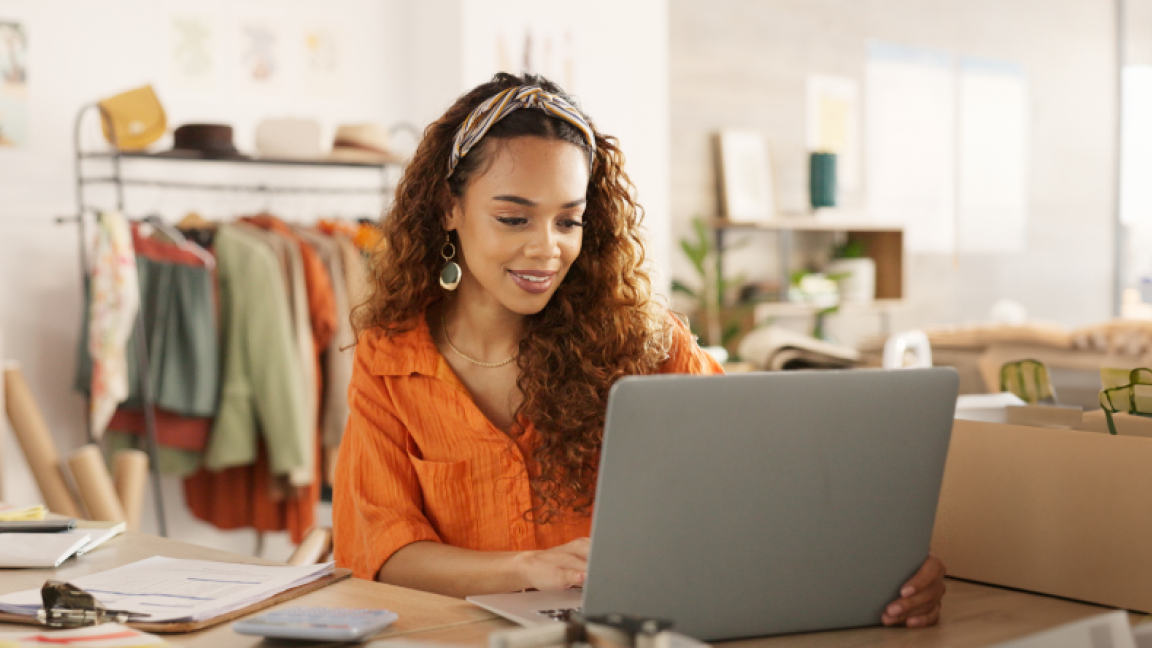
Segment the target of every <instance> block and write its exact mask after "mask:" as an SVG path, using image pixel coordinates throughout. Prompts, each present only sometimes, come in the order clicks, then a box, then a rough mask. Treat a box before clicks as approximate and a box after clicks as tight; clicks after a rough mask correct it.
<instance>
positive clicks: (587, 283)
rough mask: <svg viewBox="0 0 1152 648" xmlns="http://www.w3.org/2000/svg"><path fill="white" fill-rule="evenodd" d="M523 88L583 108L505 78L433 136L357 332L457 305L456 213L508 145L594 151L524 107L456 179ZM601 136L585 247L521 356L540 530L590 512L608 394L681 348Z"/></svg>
mask: <svg viewBox="0 0 1152 648" xmlns="http://www.w3.org/2000/svg"><path fill="white" fill-rule="evenodd" d="M522 85H530V86H539V87H541V88H542V89H544V90H545V91H547V92H551V93H553V94H556V95H559V96H561V97H564V99H565V100H567V101H568V102H569V103H571V104H572V105H573V106H576V105H577V104H576V102H575V101H573V100H572V99H571V98H569V97H568V96H567V95H566V94H564V92H563V91H562V90H561V89H560V88H559V87H558V86H556V85H555V84H554V83H552V82H550V81H548V80H547V79H544V78H543V77H539V76H534V75H526V76H524V77H518V76H514V75H511V74H504V73H501V74H497V75H496V76H495V77H494V78H493V79H492V81H490V82H488V83H485V84H483V85H481V86H479V87H477V88H475V89H473V90H471V91H470V92H468V93H466V94H464V95H463V96H462V97H460V98H459V99H458V100H457V101H456V102H455V103H454V104H453V105H452V106H451V107H450V108H449V109H448V111H447V112H446V113H445V114H444V116H442V117H441V118H440V119H439V120H437V121H436V122H434V123H433V124H431V125H430V126H428V128H427V129H426V130H425V131H424V137H423V139H422V141H421V143H420V146H419V147H418V148H417V150H416V153H415V155H414V156H413V158H412V160H411V162H410V163H409V164H408V167H407V169H406V170H405V172H404V177H403V178H402V179H401V180H400V182H399V184H398V186H397V188H396V196H395V201H394V202H393V204H392V207H391V209H390V210H389V211H388V213H387V215H386V217H385V218H384V220H383V223H382V228H383V237H382V244H381V245H380V246H379V247H378V248H377V250H376V251H375V252H374V253H373V256H372V262H371V282H370V283H371V291H370V294H369V296H368V298H367V300H366V301H365V303H363V304H361V305H360V306H359V307H357V309H356V311H355V316H354V319H355V324H356V328H357V331H364V330H367V329H370V328H379V329H382V330H383V332H384V334H385V335H387V336H389V337H391V336H394V335H397V334H399V333H402V332H404V331H408V330H411V329H412V328H414V327H415V326H416V325H417V323H418V322H419V319H418V318H420V317H423V316H424V313H425V312H426V311H427V310H428V309H429V307H432V306H435V305H436V304H437V303H438V302H440V301H442V300H444V299H445V298H446V297H445V292H444V291H443V290H442V289H441V288H440V286H439V283H438V276H439V269H440V266H441V265H442V264H443V260H442V258H441V256H440V250H441V248H442V246H443V244H444V241H445V236H446V230H445V227H444V222H445V218H446V215H447V214H448V213H449V211H450V209H451V206H452V201H453V199H454V198H459V197H461V196H463V193H464V190H465V189H466V187H467V185H468V181H469V179H470V178H472V177H474V176H475V175H476V174H477V173H483V172H484V170H485V169H486V168H487V165H488V163H489V162H490V161H491V157H492V150H493V147H494V146H496V145H497V144H498V143H499V142H500V140H505V141H506V140H509V139H512V138H515V137H542V138H545V139H554V140H561V141H565V142H570V143H572V144H575V145H576V146H579V147H581V148H582V149H583V150H584V151H585V153H588V152H589V146H588V143H587V142H586V141H585V138H584V136H583V135H582V134H581V133H580V131H578V130H577V129H576V128H574V127H573V126H572V125H570V124H568V123H567V122H565V121H563V120H561V119H558V118H555V117H552V116H550V115H548V114H547V113H545V112H544V111H542V110H533V109H522V110H518V111H516V112H514V113H511V114H510V115H508V116H507V117H505V118H504V119H502V120H501V121H500V122H498V123H497V124H495V125H494V126H493V127H492V129H491V130H490V131H489V132H488V134H487V135H486V136H485V138H484V140H482V142H481V143H480V145H479V146H477V147H476V148H475V149H474V150H472V151H471V152H470V153H469V154H468V155H467V156H465V157H464V158H463V159H462V160H461V161H460V163H459V166H457V168H456V170H455V172H454V173H453V175H452V177H451V179H448V178H446V177H445V176H446V175H447V171H448V159H449V154H450V151H451V148H452V144H453V138H454V136H455V134H456V130H457V129H458V128H459V126H460V125H461V124H462V123H463V121H464V120H465V119H466V118H467V117H468V115H469V114H470V113H471V112H472V110H473V109H474V108H476V107H477V106H478V105H479V104H481V103H483V102H484V101H485V100H486V99H488V98H490V97H492V96H493V95H495V94H496V93H498V92H500V91H502V90H505V89H507V88H511V87H517V86H522ZM577 109H579V108H577ZM588 121H589V123H591V120H588ZM593 131H594V132H595V133H596V151H595V156H594V159H593V161H592V171H591V175H590V177H589V181H588V192H587V196H586V199H587V205H586V208H585V212H584V229H583V237H584V238H583V246H582V249H581V251H580V254H579V255H578V256H577V258H576V260H575V262H574V263H573V265H572V268H571V269H570V270H569V272H568V275H567V276H566V277H565V279H564V282H563V283H562V284H561V285H560V286H559V288H558V289H557V290H556V292H555V294H554V295H553V297H552V299H551V300H549V302H548V304H547V306H545V307H544V309H543V310H542V311H540V312H539V313H536V314H534V315H529V316H528V317H526V320H525V330H526V334H525V336H524V339H523V340H522V341H521V342H520V346H519V355H518V356H517V364H518V367H519V377H518V379H517V383H516V384H517V387H518V388H519V389H520V392H521V394H522V395H523V400H522V401H521V403H520V406H519V409H518V410H517V412H516V414H517V417H516V418H517V420H519V417H520V416H523V417H524V419H525V420H527V421H530V422H531V423H532V424H533V425H535V427H536V429H537V431H538V433H539V439H540V440H539V444H538V446H537V447H536V449H535V450H534V451H533V454H532V460H533V461H534V462H535V463H536V466H535V467H536V468H538V470H534V471H532V472H534V473H536V474H535V475H534V476H533V477H532V489H533V491H534V493H535V494H536V495H537V497H538V498H539V500H540V504H539V505H538V506H537V507H536V508H534V509H533V510H532V511H526V512H525V513H526V515H528V516H529V517H531V518H533V519H535V520H537V521H539V522H541V523H545V522H548V521H549V520H550V519H552V518H553V517H554V516H556V515H558V514H562V513H564V512H566V511H573V512H575V513H577V514H585V515H586V514H587V513H588V512H589V511H590V508H591V503H592V500H593V496H594V489H595V480H596V471H597V466H598V461H599V453H600V445H601V441H602V440H603V433H604V418H605V414H606V408H607V402H608V391H609V389H610V388H611V387H612V385H613V384H614V383H615V382H616V380H618V379H619V378H621V377H622V376H627V375H633V374H650V373H654V372H655V371H656V370H657V369H658V368H659V366H660V364H661V363H662V362H663V361H664V360H665V358H666V357H667V355H668V347H669V344H670V329H669V322H668V319H667V316H666V312H667V311H666V310H665V309H664V308H662V307H660V306H658V304H657V303H656V302H655V301H654V300H653V296H652V286H651V280H650V278H649V276H648V273H647V272H646V270H645V269H644V261H645V253H644V243H643V239H642V237H641V225H640V222H641V219H642V217H643V211H642V209H641V208H640V206H639V205H637V204H636V202H635V200H634V198H633V191H634V187H633V185H632V183H631V181H630V180H629V179H628V175H627V174H626V173H625V172H624V156H623V154H622V153H621V152H620V149H619V148H618V146H617V141H616V139H615V138H614V137H610V136H606V135H603V134H601V133H599V132H598V131H596V130H595V127H594V126H593ZM523 433H524V430H523V429H521V428H520V427H519V426H515V425H514V426H513V429H512V430H510V431H509V435H510V436H512V437H518V436H520V435H522V434H523Z"/></svg>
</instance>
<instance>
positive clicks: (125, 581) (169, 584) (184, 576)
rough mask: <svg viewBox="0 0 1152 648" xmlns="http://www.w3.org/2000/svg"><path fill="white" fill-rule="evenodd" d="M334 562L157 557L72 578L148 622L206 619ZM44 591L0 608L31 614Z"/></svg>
mask: <svg viewBox="0 0 1152 648" xmlns="http://www.w3.org/2000/svg"><path fill="white" fill-rule="evenodd" d="M334 565H335V563H326V564H323V565H306V566H303V567H290V566H268V565H245V564H240V563H222V562H212V561H208V560H180V559H176V558H164V557H160V556H155V557H152V558H146V559H144V560H140V561H137V562H134V563H131V564H128V565H124V566H121V567H117V568H115V569H110V570H108V571H105V572H100V573H97V574H89V575H87V576H81V577H80V578H75V579H72V580H70V581H69V582H70V583H72V584H73V585H75V586H77V587H79V588H81V589H83V590H85V591H87V592H89V593H90V594H92V595H93V596H95V597H96V598H97V600H99V601H100V602H101V603H102V604H103V605H104V607H106V608H109V609H114V610H126V611H128V612H136V613H144V614H147V615H149V616H148V617H146V618H142V619H140V620H141V621H145V622H148V623H154V622H166V621H203V620H205V619H210V618H212V617H215V616H219V615H221V614H226V613H228V612H231V611H233V610H238V609H240V608H243V607H246V606H248V605H251V604H252V603H255V602H257V601H263V600H266V599H269V598H271V597H273V596H275V595H276V594H278V593H280V592H283V591H285V590H289V589H292V588H293V587H296V586H298V585H303V584H304V583H308V582H311V581H314V580H316V579H318V578H320V577H322V576H325V575H327V574H329V573H331V572H332V570H333V566H334ZM40 605H41V599H40V590H38V589H37V590H28V591H25V592H17V593H15V594H9V595H7V596H2V597H0V611H4V612H11V613H14V614H26V615H32V614H35V613H36V610H38V609H39V608H40Z"/></svg>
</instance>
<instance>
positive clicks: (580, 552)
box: [556, 538, 592, 560]
mask: <svg viewBox="0 0 1152 648" xmlns="http://www.w3.org/2000/svg"><path fill="white" fill-rule="evenodd" d="M591 548H592V543H591V541H589V540H588V538H576V539H575V540H573V541H571V542H569V543H567V544H562V545H560V546H559V547H556V550H557V551H566V552H568V553H572V554H574V555H577V556H579V557H581V558H583V559H584V560H588V550H589V549H591Z"/></svg>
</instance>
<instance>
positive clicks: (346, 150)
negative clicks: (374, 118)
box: [328, 124, 404, 164]
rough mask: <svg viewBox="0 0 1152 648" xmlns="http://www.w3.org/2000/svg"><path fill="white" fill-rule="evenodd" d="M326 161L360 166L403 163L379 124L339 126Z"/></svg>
mask: <svg viewBox="0 0 1152 648" xmlns="http://www.w3.org/2000/svg"><path fill="white" fill-rule="evenodd" d="M328 160H330V161H332V162H357V163H361V164H400V163H401V162H403V161H404V159H403V158H402V157H401V156H400V155H398V154H397V153H396V152H395V151H393V150H392V148H391V146H390V143H389V137H388V131H387V130H386V129H385V128H384V127H383V126H381V125H380V124H342V125H341V126H339V127H338V128H337V129H336V141H335V142H334V143H333V144H332V152H331V153H329V154H328Z"/></svg>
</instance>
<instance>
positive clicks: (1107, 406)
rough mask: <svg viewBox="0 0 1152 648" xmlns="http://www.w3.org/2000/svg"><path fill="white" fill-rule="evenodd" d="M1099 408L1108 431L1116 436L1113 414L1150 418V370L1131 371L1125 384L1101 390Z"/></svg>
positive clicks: (1151, 404)
mask: <svg viewBox="0 0 1152 648" xmlns="http://www.w3.org/2000/svg"><path fill="white" fill-rule="evenodd" d="M1100 407H1101V408H1102V409H1103V410H1104V416H1106V417H1107V418H1108V431H1109V432H1111V433H1112V434H1116V424H1115V423H1113V422H1112V415H1113V414H1131V415H1133V416H1144V417H1148V418H1152V369H1146V368H1140V369H1133V370H1132V372H1131V373H1129V374H1128V383H1127V384H1125V385H1120V386H1117V387H1109V388H1108V389H1104V390H1101V392H1100Z"/></svg>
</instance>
